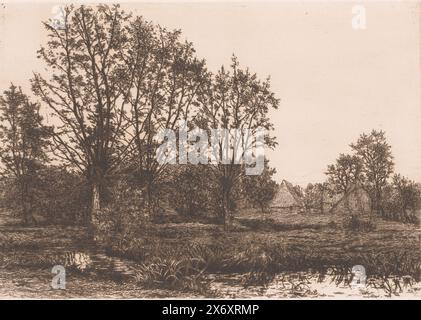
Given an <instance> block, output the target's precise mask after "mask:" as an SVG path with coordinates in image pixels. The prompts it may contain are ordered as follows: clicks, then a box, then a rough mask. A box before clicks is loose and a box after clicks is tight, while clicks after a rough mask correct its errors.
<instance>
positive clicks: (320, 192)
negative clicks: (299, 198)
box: [304, 182, 331, 213]
mask: <svg viewBox="0 0 421 320" xmlns="http://www.w3.org/2000/svg"><path fill="white" fill-rule="evenodd" d="M330 193H331V190H330V188H329V184H328V183H326V182H322V183H315V184H312V183H309V184H308V185H307V187H306V188H305V190H304V203H305V206H306V209H311V208H313V209H316V210H318V211H320V212H321V213H324V209H325V205H326V203H327V202H328V200H329V195H330Z"/></svg>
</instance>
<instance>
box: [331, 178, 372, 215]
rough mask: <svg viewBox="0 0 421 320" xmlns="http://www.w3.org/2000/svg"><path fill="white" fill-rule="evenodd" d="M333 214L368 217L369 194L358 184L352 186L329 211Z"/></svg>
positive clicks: (369, 207)
mask: <svg viewBox="0 0 421 320" xmlns="http://www.w3.org/2000/svg"><path fill="white" fill-rule="evenodd" d="M330 212H331V213H333V214H347V215H368V214H370V213H371V212H372V203H371V198H370V194H369V193H368V192H367V190H365V189H364V188H363V187H362V186H361V185H360V184H354V185H353V186H352V187H351V188H349V190H348V191H347V192H346V193H345V194H344V195H343V197H342V198H341V199H340V200H339V201H338V202H337V203H336V204H334V205H333V207H332V208H331V209H330Z"/></svg>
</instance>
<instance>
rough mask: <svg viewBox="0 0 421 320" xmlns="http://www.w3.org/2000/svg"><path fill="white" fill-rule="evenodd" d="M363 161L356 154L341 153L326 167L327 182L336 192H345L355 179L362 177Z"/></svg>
mask: <svg viewBox="0 0 421 320" xmlns="http://www.w3.org/2000/svg"><path fill="white" fill-rule="evenodd" d="M362 170H363V163H362V161H361V159H360V158H359V157H358V156H356V155H349V154H343V153H341V154H340V155H339V158H338V159H337V160H336V163H335V164H332V165H329V166H328V167H327V171H326V174H327V176H328V177H329V179H328V182H329V183H330V184H331V185H333V186H334V187H335V191H336V192H337V193H345V192H347V191H348V189H349V188H350V187H351V186H352V184H354V183H355V182H356V181H358V180H361V179H362Z"/></svg>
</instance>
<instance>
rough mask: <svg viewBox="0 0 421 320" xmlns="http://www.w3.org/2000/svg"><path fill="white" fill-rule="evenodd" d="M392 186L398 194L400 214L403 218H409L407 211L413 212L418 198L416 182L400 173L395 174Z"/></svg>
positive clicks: (418, 192)
mask: <svg viewBox="0 0 421 320" xmlns="http://www.w3.org/2000/svg"><path fill="white" fill-rule="evenodd" d="M392 186H393V188H394V190H395V191H396V193H397V195H398V203H399V208H400V214H401V215H402V216H403V217H404V219H408V218H410V217H408V211H412V213H413V212H414V211H415V210H416V209H417V206H418V202H419V199H420V191H419V190H418V188H417V184H416V183H415V182H414V181H411V180H409V179H408V178H405V177H403V176H401V175H400V174H395V175H394V176H393V180H392Z"/></svg>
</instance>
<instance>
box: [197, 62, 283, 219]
mask: <svg viewBox="0 0 421 320" xmlns="http://www.w3.org/2000/svg"><path fill="white" fill-rule="evenodd" d="M200 102H201V114H200V115H199V116H198V117H197V124H198V126H199V127H201V128H206V129H208V132H212V131H213V132H218V133H216V134H212V133H210V134H211V136H212V137H211V141H212V142H211V143H212V154H213V157H214V158H213V159H212V164H211V165H210V169H211V171H212V172H213V179H214V180H215V181H216V183H217V184H218V187H219V188H218V190H219V201H220V204H219V205H220V207H221V210H222V212H221V216H222V219H223V223H224V226H227V222H229V221H230V220H231V218H232V215H233V213H234V211H235V207H236V201H235V195H236V194H238V192H241V190H239V188H240V186H241V182H242V179H243V177H244V176H245V175H246V174H247V171H246V170H247V167H248V165H250V161H249V160H248V159H247V154H248V155H250V156H254V160H255V165H256V166H257V165H258V161H259V159H260V160H261V169H262V170H263V169H264V155H263V154H260V155H259V154H258V152H256V150H257V149H256V147H257V145H256V143H257V140H258V136H259V135H260V133H263V134H262V135H261V136H262V138H263V139H262V141H261V144H263V145H261V147H265V148H274V147H275V146H276V141H275V138H274V137H273V136H271V135H270V134H271V131H272V130H273V129H274V127H273V124H272V122H271V121H270V118H269V112H270V111H272V110H273V109H277V108H278V105H279V100H278V99H277V98H276V97H275V94H274V93H273V92H272V91H271V90H270V81H269V78H268V79H266V80H264V81H262V80H260V79H259V78H258V77H257V75H256V74H255V73H252V72H250V70H249V69H248V68H245V69H242V68H241V67H240V65H239V62H238V60H237V58H236V57H233V58H232V63H231V66H230V69H229V70H226V69H225V68H224V67H221V69H220V70H219V71H218V72H217V73H216V74H215V75H213V77H212V81H211V83H210V84H209V86H208V88H207V90H206V91H205V92H204V93H203V94H202V95H201V98H200ZM215 129H218V131H214V130H215ZM259 132H260V133H259ZM208 135H209V133H208ZM215 160H216V161H215ZM251 160H253V159H251ZM256 173H257V174H261V173H262V172H255V173H254V174H256Z"/></svg>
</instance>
